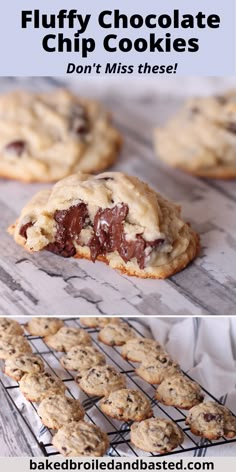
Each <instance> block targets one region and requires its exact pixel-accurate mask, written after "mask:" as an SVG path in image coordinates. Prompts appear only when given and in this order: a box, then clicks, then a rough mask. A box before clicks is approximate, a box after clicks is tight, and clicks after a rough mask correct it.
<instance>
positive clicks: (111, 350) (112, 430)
mask: <svg viewBox="0 0 236 472" xmlns="http://www.w3.org/2000/svg"><path fill="white" fill-rule="evenodd" d="M64 321H65V324H66V325H67V326H72V327H73V326H74V327H83V329H85V330H86V331H88V332H89V334H90V335H91V337H92V338H93V342H94V344H95V345H96V347H97V348H98V349H100V351H102V352H103V353H104V354H105V355H106V358H107V363H108V364H110V365H113V366H114V367H116V369H117V370H119V371H120V372H121V373H123V374H124V375H125V376H126V378H127V386H128V387H129V388H134V389H139V390H141V391H142V392H143V393H145V395H147V397H148V398H149V400H150V401H151V403H152V408H153V412H154V416H156V417H157V416H158V417H162V418H168V419H171V420H172V421H174V422H175V423H176V424H177V425H178V426H179V427H180V428H181V429H182V431H183V433H184V442H183V444H182V445H180V446H179V447H178V448H177V449H175V450H174V451H171V452H169V453H165V454H162V455H161V456H162V457H163V456H169V455H173V454H183V453H187V452H193V453H194V455H197V451H200V450H201V449H205V448H212V447H217V446H219V445H224V444H229V443H236V438H234V439H227V438H225V437H224V438H221V439H220V440H218V441H214V440H212V441H210V440H207V439H201V438H199V437H197V436H195V435H193V434H192V432H191V431H190V429H189V427H187V426H186V425H185V418H186V412H185V411H184V410H181V409H179V408H174V407H166V406H164V405H162V404H161V403H160V402H158V401H157V400H155V398H154V394H155V390H156V387H155V386H153V385H150V384H148V383H147V382H145V381H144V380H142V379H141V378H139V377H138V376H137V375H136V374H135V366H136V365H137V364H136V363H132V362H130V361H127V360H124V359H123V358H122V356H121V354H120V348H118V347H116V346H114V347H111V346H106V345H105V344H103V343H101V342H99V341H98V340H97V334H98V332H99V330H98V329H94V328H85V327H84V326H81V324H80V321H79V318H66V319H65V320H64ZM123 321H125V322H126V323H128V324H130V322H129V320H127V319H123ZM130 325H131V326H132V328H133V329H135V331H136V332H137V334H139V335H141V336H143V335H142V333H141V332H140V331H139V330H138V329H137V328H136V327H135V326H134V325H133V323H132V324H130ZM26 337H27V339H28V341H29V342H30V344H31V346H32V348H33V351H34V353H36V354H38V355H40V356H41V358H42V359H43V360H44V363H45V366H46V370H47V371H49V372H52V373H53V374H54V375H56V376H58V377H59V378H60V379H61V380H62V381H63V382H64V383H65V385H66V387H67V389H68V394H69V395H70V396H71V397H73V398H79V399H80V400H81V402H82V404H83V406H84V408H85V411H86V414H85V420H86V421H89V422H92V423H93V424H97V425H99V426H100V427H101V429H102V430H103V431H106V433H107V434H108V437H109V440H110V448H109V450H108V452H107V454H108V455H109V456H115V457H121V456H133V457H134V456H135V457H139V456H148V457H156V456H159V454H153V453H146V452H144V451H141V450H139V449H137V448H136V447H135V446H133V445H132V444H131V443H130V439H129V433H130V423H122V422H120V421H117V420H113V419H111V418H109V417H108V416H106V415H105V414H104V413H103V412H102V411H101V409H100V408H99V400H100V399H99V398H98V397H91V396H89V395H87V394H86V393H84V392H81V391H80V389H79V387H78V385H77V384H76V382H75V376H76V373H75V372H74V373H73V372H69V371H68V370H66V369H64V368H63V367H62V366H61V364H60V362H59V360H60V357H61V356H62V355H63V354H61V353H58V352H56V351H53V350H52V349H51V348H50V347H49V346H47V345H46V344H45V343H44V341H43V340H42V338H40V337H38V336H31V335H26ZM184 374H185V375H186V376H187V377H188V378H189V379H192V377H190V376H189V375H188V374H187V373H184ZM192 380H194V379H192ZM0 384H1V386H2V388H3V389H5V391H6V394H7V396H8V398H9V401H10V402H11V403H12V405H13V410H14V411H15V412H17V414H19V415H20V416H21V418H22V420H23V421H24V423H25V424H26V425H27V428H28V430H29V431H30V433H31V435H32V436H33V437H34V439H35V441H36V443H37V444H38V446H39V447H40V449H41V450H42V453H43V455H44V456H45V457H50V456H54V455H58V454H59V453H58V451H56V450H55V448H54V447H53V445H52V443H51V439H52V431H51V430H49V429H48V428H46V427H44V426H41V427H40V424H41V423H40V421H39V417H38V415H37V404H35V403H32V402H27V401H26V400H25V399H24V397H23V396H22V395H21V394H20V392H19V384H18V383H17V382H14V381H12V380H11V379H10V378H9V377H7V376H5V375H4V374H2V373H1V376H0ZM202 390H203V392H204V393H205V397H206V399H207V400H213V401H215V402H217V403H219V404H220V402H219V400H218V399H217V398H215V397H214V395H212V394H211V393H210V392H209V391H207V390H206V389H205V388H203V387H202ZM26 404H27V408H26V407H25V405H26ZM32 419H34V421H32ZM33 424H34V427H33ZM35 425H37V426H35Z"/></svg>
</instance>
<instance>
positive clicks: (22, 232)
mask: <svg viewBox="0 0 236 472" xmlns="http://www.w3.org/2000/svg"><path fill="white" fill-rule="evenodd" d="M31 226H33V223H32V222H31V221H30V222H29V223H26V224H25V225H23V226H21V228H20V231H19V233H20V236H22V238H25V239H27V229H28V228H31Z"/></svg>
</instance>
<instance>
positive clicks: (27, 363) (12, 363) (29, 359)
mask: <svg viewBox="0 0 236 472" xmlns="http://www.w3.org/2000/svg"><path fill="white" fill-rule="evenodd" d="M43 371H44V363H43V361H42V359H41V358H40V357H39V356H36V355H33V354H23V355H21V356H19V357H9V358H8V359H6V362H5V368H4V372H5V374H6V375H8V376H9V377H11V378H12V379H14V380H16V381H17V382H19V381H20V379H21V378H22V377H23V375H25V374H37V373H39V372H43Z"/></svg>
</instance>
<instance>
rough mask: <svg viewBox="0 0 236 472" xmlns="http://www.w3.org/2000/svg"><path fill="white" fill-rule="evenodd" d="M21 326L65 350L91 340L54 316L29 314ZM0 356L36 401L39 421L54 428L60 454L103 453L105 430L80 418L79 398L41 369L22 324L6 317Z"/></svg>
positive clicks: (2, 320)
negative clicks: (27, 319) (29, 317)
mask: <svg viewBox="0 0 236 472" xmlns="http://www.w3.org/2000/svg"><path fill="white" fill-rule="evenodd" d="M25 328H26V330H27V331H28V332H29V333H30V334H31V335H32V336H37V337H38V336H40V337H43V339H44V341H45V342H46V343H48V345H50V346H51V347H52V348H53V349H56V350H58V351H65V352H66V351H67V350H68V349H70V348H73V347H74V346H78V345H80V346H81V347H83V348H86V347H90V348H91V349H92V347H91V344H92V340H91V338H90V336H89V334H88V333H86V331H84V330H82V329H79V328H68V327H66V326H64V322H63V321H62V320H60V319H57V318H32V319H31V320H30V321H29V322H28V323H26V325H25ZM0 358H1V359H4V360H5V368H4V372H5V374H6V375H9V376H10V377H11V378H13V379H14V380H16V381H18V382H19V387H20V391H21V393H22V394H23V395H24V397H25V398H26V399H27V400H29V401H31V402H36V403H39V407H38V414H39V416H40V418H41V420H42V422H43V424H44V425H45V426H47V427H48V428H51V429H54V430H58V432H57V433H56V434H55V436H54V438H53V444H54V445H55V447H56V448H57V449H58V450H59V451H60V452H61V453H62V454H64V455H66V456H73V455H75V456H90V455H91V456H101V455H104V453H105V452H106V450H107V448H108V445H109V441H108V438H107V435H106V433H104V432H102V431H101V430H100V428H98V427H97V426H96V425H93V424H89V423H87V422H85V421H84V419H83V418H84V415H85V412H84V409H83V407H82V405H81V403H80V401H79V400H76V399H74V398H69V397H67V396H66V386H65V385H64V383H63V382H62V380H60V379H59V378H57V377H54V376H53V375H51V374H50V373H48V372H45V371H44V367H45V366H44V363H43V361H42V359H41V358H40V357H39V356H37V355H34V354H32V349H31V346H30V344H29V342H28V341H27V340H26V338H25V337H24V336H23V329H22V327H21V326H20V324H19V323H17V322H16V321H14V320H11V319H9V318H8V319H5V318H0ZM72 438H73V439H72Z"/></svg>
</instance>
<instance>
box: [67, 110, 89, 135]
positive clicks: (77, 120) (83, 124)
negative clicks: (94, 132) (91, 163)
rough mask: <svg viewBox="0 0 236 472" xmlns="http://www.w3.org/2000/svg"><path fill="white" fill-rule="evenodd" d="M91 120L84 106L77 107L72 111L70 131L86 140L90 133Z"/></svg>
mask: <svg viewBox="0 0 236 472" xmlns="http://www.w3.org/2000/svg"><path fill="white" fill-rule="evenodd" d="M89 128H90V127H89V119H88V115H87V113H86V110H85V108H84V107H83V106H82V105H78V104H77V105H75V106H74V107H73V108H72V111H71V123H70V129H71V130H72V132H73V133H74V134H75V135H76V136H78V137H79V138H80V139H82V140H84V139H85V138H86V136H87V135H88V133H89Z"/></svg>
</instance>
